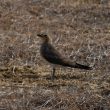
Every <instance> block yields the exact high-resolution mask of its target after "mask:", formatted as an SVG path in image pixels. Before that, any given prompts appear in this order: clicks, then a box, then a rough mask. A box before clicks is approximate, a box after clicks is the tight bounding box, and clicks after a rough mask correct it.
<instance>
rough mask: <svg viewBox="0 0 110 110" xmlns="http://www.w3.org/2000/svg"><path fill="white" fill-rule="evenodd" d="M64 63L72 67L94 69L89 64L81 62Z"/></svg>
mask: <svg viewBox="0 0 110 110" xmlns="http://www.w3.org/2000/svg"><path fill="white" fill-rule="evenodd" d="M62 65H63V66H67V67H71V68H79V69H85V70H92V67H90V66H87V65H82V64H79V63H75V64H72V63H67V62H65V63H63V64H62Z"/></svg>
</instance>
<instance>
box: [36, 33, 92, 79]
mask: <svg viewBox="0 0 110 110" xmlns="http://www.w3.org/2000/svg"><path fill="white" fill-rule="evenodd" d="M37 36H38V37H40V38H41V39H42V44H41V47H40V54H41V56H42V57H43V58H44V59H45V60H46V61H48V62H49V63H50V64H51V65H53V71H52V73H51V79H52V80H54V78H55V71H56V68H55V65H60V66H64V67H71V68H79V69H84V70H91V69H92V67H90V66H87V65H82V64H79V63H77V62H75V63H72V62H70V61H69V60H67V59H65V58H64V57H63V56H62V55H61V54H60V53H59V52H58V51H57V49H56V48H54V46H52V44H51V43H50V39H49V36H48V35H47V34H44V33H40V34H37Z"/></svg>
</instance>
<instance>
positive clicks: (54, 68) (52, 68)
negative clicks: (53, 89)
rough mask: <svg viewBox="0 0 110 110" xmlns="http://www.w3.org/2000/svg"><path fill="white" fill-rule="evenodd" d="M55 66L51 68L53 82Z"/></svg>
mask: <svg viewBox="0 0 110 110" xmlns="http://www.w3.org/2000/svg"><path fill="white" fill-rule="evenodd" d="M55 70H56V69H55V66H53V68H52V73H51V80H52V81H53V80H54V78H55Z"/></svg>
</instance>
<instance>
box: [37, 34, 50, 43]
mask: <svg viewBox="0 0 110 110" xmlns="http://www.w3.org/2000/svg"><path fill="white" fill-rule="evenodd" d="M37 36H38V37H40V38H42V40H43V41H44V42H48V41H49V37H48V36H47V35H46V34H37Z"/></svg>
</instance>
